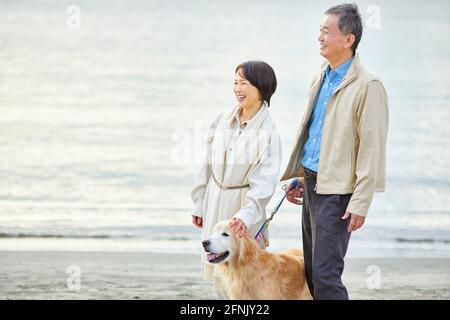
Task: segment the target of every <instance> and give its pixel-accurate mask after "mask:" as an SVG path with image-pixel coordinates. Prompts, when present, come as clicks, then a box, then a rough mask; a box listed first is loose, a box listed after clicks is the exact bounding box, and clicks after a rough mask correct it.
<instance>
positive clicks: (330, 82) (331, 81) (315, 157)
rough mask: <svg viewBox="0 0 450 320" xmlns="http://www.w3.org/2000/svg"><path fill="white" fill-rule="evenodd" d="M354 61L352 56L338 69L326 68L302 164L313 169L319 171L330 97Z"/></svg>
mask: <svg viewBox="0 0 450 320" xmlns="http://www.w3.org/2000/svg"><path fill="white" fill-rule="evenodd" d="M351 63H352V58H350V59H349V60H347V61H346V62H344V63H343V64H342V65H340V66H339V67H338V68H336V70H331V68H330V65H328V67H327V68H326V70H325V74H324V78H323V81H322V85H321V87H320V91H319V95H318V96H317V99H316V103H315V105H314V110H313V112H312V115H311V118H310V119H309V137H308V141H306V143H305V147H304V148H303V157H300V158H301V159H302V160H301V164H302V165H303V166H304V167H305V168H307V169H309V170H312V171H315V172H317V171H318V167H319V155H320V142H321V141H322V128H323V121H324V118H325V112H326V111H327V104H328V100H330V97H331V96H332V95H333V93H334V92H335V91H336V89H337V87H338V86H339V84H340V83H341V81H342V79H344V77H345V75H346V74H347V71H348V68H349V67H350V64H351Z"/></svg>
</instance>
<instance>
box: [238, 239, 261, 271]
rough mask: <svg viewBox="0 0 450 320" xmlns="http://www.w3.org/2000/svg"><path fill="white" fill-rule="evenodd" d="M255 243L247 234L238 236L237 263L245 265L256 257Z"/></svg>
mask: <svg viewBox="0 0 450 320" xmlns="http://www.w3.org/2000/svg"><path fill="white" fill-rule="evenodd" d="M256 250H257V249H256V243H254V241H253V240H252V239H250V238H249V236H248V235H244V236H243V237H242V238H239V260H238V264H239V265H246V264H249V263H251V262H252V261H253V260H254V259H255V257H256Z"/></svg>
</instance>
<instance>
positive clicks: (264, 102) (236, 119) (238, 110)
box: [234, 101, 268, 125]
mask: <svg viewBox="0 0 450 320" xmlns="http://www.w3.org/2000/svg"><path fill="white" fill-rule="evenodd" d="M265 108H268V103H267V101H263V104H262V105H261V108H259V110H258V112H257V113H256V114H255V115H254V116H253V117H252V118H251V119H250V120H247V121H244V122H243V123H242V125H247V124H249V123H251V122H253V121H255V120H256V118H258V117H260V116H261V115H262V114H263V109H265ZM240 113H241V108H240V107H237V108H236V110H235V111H234V120H235V121H237V123H240V120H239V115H240Z"/></svg>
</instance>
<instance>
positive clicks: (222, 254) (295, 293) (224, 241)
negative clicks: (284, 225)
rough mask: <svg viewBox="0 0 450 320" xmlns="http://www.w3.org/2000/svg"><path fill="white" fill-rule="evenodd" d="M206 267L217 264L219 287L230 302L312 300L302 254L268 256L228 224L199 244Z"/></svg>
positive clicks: (217, 225)
mask: <svg viewBox="0 0 450 320" xmlns="http://www.w3.org/2000/svg"><path fill="white" fill-rule="evenodd" d="M202 245H203V248H204V250H205V251H206V259H207V260H208V262H209V263H213V264H216V268H218V270H217V271H218V273H219V275H220V278H221V284H220V286H221V287H222V288H223V290H224V291H225V294H226V295H227V296H228V297H229V298H230V299H232V300H311V299H312V296H311V294H310V291H309V288H308V284H307V282H306V277H305V269H304V259H303V252H302V251H301V250H299V249H291V250H289V251H287V252H284V253H270V252H268V251H266V250H264V249H262V248H261V247H260V246H259V244H258V243H257V242H256V240H254V239H252V238H250V236H249V235H248V234H245V235H244V236H242V237H239V236H238V235H236V234H235V233H234V232H233V231H232V230H231V227H230V221H229V220H227V221H221V222H219V223H217V224H216V225H215V226H214V229H213V234H212V235H211V236H210V237H208V238H206V239H204V240H203V241H202Z"/></svg>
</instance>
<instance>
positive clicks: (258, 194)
mask: <svg viewBox="0 0 450 320" xmlns="http://www.w3.org/2000/svg"><path fill="white" fill-rule="evenodd" d="M281 158H282V149H281V139H280V136H279V135H278V133H277V132H276V131H275V130H274V131H273V134H272V136H271V139H270V143H269V145H268V147H267V149H266V150H265V151H264V153H263V155H262V156H261V160H260V161H259V163H258V164H257V165H256V166H255V167H254V168H253V169H252V172H251V173H250V174H249V176H248V183H249V185H250V187H249V190H248V191H247V194H246V196H245V199H244V205H243V207H242V208H241V209H240V210H239V211H238V212H237V213H236V214H235V215H234V218H238V219H241V220H242V221H243V222H244V223H245V225H246V226H247V228H249V227H250V226H251V225H252V224H254V223H257V222H258V221H259V220H260V219H261V218H263V217H265V216H266V206H267V204H268V203H269V201H270V199H271V198H272V196H273V194H274V192H275V188H276V187H277V185H278V181H279V174H280V166H281Z"/></svg>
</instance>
